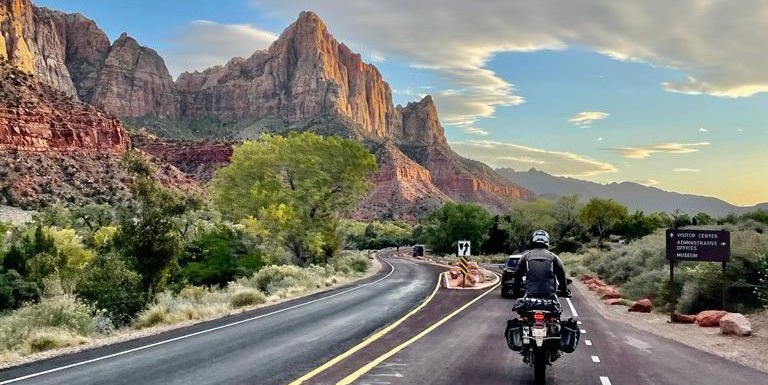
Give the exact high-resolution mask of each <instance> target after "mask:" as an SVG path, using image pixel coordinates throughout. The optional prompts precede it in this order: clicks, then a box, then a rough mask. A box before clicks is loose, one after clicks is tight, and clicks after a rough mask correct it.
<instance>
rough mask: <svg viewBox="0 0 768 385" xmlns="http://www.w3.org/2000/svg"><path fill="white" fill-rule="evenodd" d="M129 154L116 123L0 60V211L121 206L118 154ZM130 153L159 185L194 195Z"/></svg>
mask: <svg viewBox="0 0 768 385" xmlns="http://www.w3.org/2000/svg"><path fill="white" fill-rule="evenodd" d="M130 148H131V141H130V139H129V138H128V134H127V133H126V131H125V130H124V129H123V126H122V124H121V123H120V120H118V119H117V118H114V117H112V116H110V115H109V114H107V113H105V112H103V111H100V110H99V109H97V108H95V107H93V106H91V105H87V104H83V103H80V102H78V101H76V100H75V99H74V98H72V97H71V96H69V95H66V94H65V93H63V92H61V91H57V90H54V89H52V88H51V87H50V86H48V85H47V84H43V83H42V82H40V81H39V80H38V79H37V78H36V76H35V75H32V74H29V73H27V72H24V71H23V70H21V69H19V68H18V67H16V66H13V65H11V64H10V63H9V62H8V61H7V60H5V59H0V205H6V204H10V205H13V206H17V207H20V208H25V209H37V208H40V207H43V206H47V205H50V204H53V203H59V202H67V203H75V204H84V203H89V202H98V203H117V202H120V201H122V200H125V199H126V198H128V197H129V196H130V195H129V185H130V183H131V181H132V177H131V176H130V175H129V174H128V173H127V172H126V171H125V168H124V165H123V163H122V155H123V154H124V153H125V152H126V151H128V150H129V149H130ZM138 153H139V156H142V157H144V158H145V159H146V160H147V161H148V162H149V163H150V164H152V165H153V168H154V170H155V172H154V178H155V179H156V180H158V181H159V182H160V183H163V184H165V185H167V186H170V187H173V188H178V189H180V190H184V191H188V192H194V191H199V187H198V186H197V184H196V183H195V182H194V181H192V180H190V179H189V178H187V177H186V176H184V175H183V174H182V173H181V172H180V171H179V170H177V169H176V168H175V167H173V166H171V165H170V164H168V163H163V162H159V161H157V159H156V158H153V157H152V156H150V155H147V154H145V153H143V152H140V151H138Z"/></svg>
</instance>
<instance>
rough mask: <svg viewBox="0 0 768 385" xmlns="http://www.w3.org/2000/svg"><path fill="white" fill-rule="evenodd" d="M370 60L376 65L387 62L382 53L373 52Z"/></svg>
mask: <svg viewBox="0 0 768 385" xmlns="http://www.w3.org/2000/svg"><path fill="white" fill-rule="evenodd" d="M368 56H369V58H370V60H371V61H372V62H374V63H383V62H385V61H387V58H386V57H384V55H382V54H381V52H376V51H373V52H371V54H370V55H368Z"/></svg>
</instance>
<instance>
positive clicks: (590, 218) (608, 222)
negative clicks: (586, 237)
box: [579, 198, 627, 247]
mask: <svg viewBox="0 0 768 385" xmlns="http://www.w3.org/2000/svg"><path fill="white" fill-rule="evenodd" d="M626 216H627V208H626V207H624V206H622V205H621V204H619V203H617V202H616V201H614V200H613V199H600V198H592V199H590V201H589V203H587V204H586V205H584V207H582V209H581V212H579V219H581V221H582V222H584V224H586V225H587V226H589V227H591V228H592V229H593V230H594V232H595V233H596V234H597V244H598V246H600V247H602V246H603V240H604V239H605V237H606V236H607V235H608V232H609V231H610V230H611V229H613V227H614V226H615V225H616V224H617V223H619V221H621V220H622V219H623V218H624V217H626Z"/></svg>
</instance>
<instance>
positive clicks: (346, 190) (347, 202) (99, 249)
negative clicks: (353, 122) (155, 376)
mask: <svg viewBox="0 0 768 385" xmlns="http://www.w3.org/2000/svg"><path fill="white" fill-rule="evenodd" d="M339 154H343V156H339ZM123 163H124V166H125V168H126V169H127V170H129V172H130V174H131V175H132V177H133V181H132V183H131V186H132V187H131V199H129V200H127V201H126V202H124V203H123V204H120V205H115V206H108V205H100V204H89V205H87V206H67V205H54V206H51V207H49V208H47V209H45V210H42V211H40V212H39V213H38V214H36V215H35V216H34V217H33V219H32V221H30V222H28V223H25V224H17V225H11V224H2V223H0V235H1V237H0V241H1V242H0V360H12V359H14V358H17V357H19V356H23V355H27V354H31V353H35V352H39V351H44V350H48V349H52V348H57V347H64V346H75V345H79V344H83V343H86V342H88V341H90V340H92V339H94V338H99V337H101V336H105V335H109V334H111V333H114V332H116V331H117V332H120V331H123V330H131V329H141V328H146V327H152V326H157V325H170V324H175V323H178V322H182V321H190V320H198V319H205V318H210V317H215V316H221V315H225V314H229V313H232V312H235V311H238V309H243V308H248V307H253V306H257V305H260V304H265V303H271V302H275V301H279V300H282V299H285V298H290V297H294V296H297V295H301V294H304V293H307V292H310V291H313V290H317V289H321V288H326V287H330V286H333V285H336V284H338V283H342V282H346V281H349V280H350V279H351V278H353V277H358V276H361V275H362V274H363V273H365V272H366V271H367V270H368V269H369V266H370V263H371V262H370V257H369V256H368V253H366V252H358V251H344V250H343V249H344V247H345V245H347V244H352V243H353V242H350V241H348V239H352V238H353V236H354V235H355V234H353V233H351V232H348V231H352V230H353V229H354V228H356V227H359V226H360V225H361V224H356V223H352V222H348V221H345V220H344V218H345V217H346V216H347V214H348V212H349V210H350V209H352V208H353V207H355V206H356V205H357V202H358V201H359V200H360V199H361V198H362V196H363V195H364V194H365V192H366V191H367V189H368V187H369V185H368V182H367V180H368V178H367V177H368V175H369V174H370V173H371V172H373V171H374V170H375V168H376V165H375V161H374V159H373V156H372V155H371V154H370V153H369V152H367V151H366V150H365V149H364V147H362V146H361V145H359V144H358V143H356V142H354V141H350V140H343V139H338V138H335V137H329V138H322V137H319V136H316V135H313V134H290V135H288V136H286V137H272V136H264V137H263V138H261V139H260V140H259V141H256V142H245V143H243V144H242V145H240V146H238V147H237V148H236V149H235V155H234V156H233V160H232V163H231V165H230V166H228V167H224V168H222V169H220V170H219V171H218V172H217V174H216V176H215V177H214V180H213V182H212V183H211V185H210V187H209V190H208V191H209V193H210V197H212V199H209V198H208V196H191V195H188V194H185V192H182V191H174V190H170V189H167V188H164V187H162V186H160V185H159V184H158V183H156V181H155V180H153V179H152V175H153V172H152V171H153V170H152V167H151V166H150V165H149V164H148V163H146V162H145V161H144V160H143V158H141V157H139V156H135V155H133V154H132V153H130V152H129V153H127V155H126V156H125V157H124V159H123ZM362 225H363V229H364V231H365V228H367V226H368V225H367V224H362ZM372 226H373V228H375V229H377V230H376V231H377V232H378V233H380V234H381V235H382V237H389V236H393V237H400V236H402V235H403V234H405V233H408V234H410V229H409V228H405V230H403V228H401V227H398V226H397V225H393V224H389V223H386V224H385V223H376V224H373V225H372ZM365 246H366V247H367V246H370V244H366V245H365Z"/></svg>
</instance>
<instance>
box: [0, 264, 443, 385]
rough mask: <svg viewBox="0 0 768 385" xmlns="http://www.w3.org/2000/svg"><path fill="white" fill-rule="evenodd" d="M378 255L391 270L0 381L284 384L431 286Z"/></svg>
mask: <svg viewBox="0 0 768 385" xmlns="http://www.w3.org/2000/svg"><path fill="white" fill-rule="evenodd" d="M382 255H384V256H386V257H385V258H384V260H385V261H387V262H389V263H390V264H391V265H392V266H393V270H392V271H391V274H390V269H389V268H386V267H385V269H384V271H383V272H381V273H379V274H377V275H376V276H374V277H372V278H370V279H368V280H366V281H364V282H361V283H359V284H357V285H355V286H352V287H351V288H341V289H337V290H334V291H330V292H326V293H321V294H319V295H313V296H310V297H307V298H303V299H299V300H294V301H289V302H286V303H283V304H280V305H278V306H273V307H269V308H264V309H259V310H257V311H253V312H249V313H244V314H241V315H237V316H232V317H226V318H223V319H220V320H216V321H212V322H207V323H204V324H200V325H195V326H193V327H189V328H184V329H179V330H176V331H172V332H168V333H164V334H160V335H157V336H153V337H148V338H144V339H140V340H135V341H130V342H127V343H121V344H117V345H111V346H109V347H105V348H99V349H93V350H89V351H85V352H81V353H77V354H73V355H68V356H62V357H57V358H53V359H50V360H46V361H40V362H36V363H33V364H29V365H24V366H20V367H16V368H10V369H6V370H3V371H0V384H6V383H10V382H8V381H9V380H10V381H13V380H14V379H18V378H20V377H22V376H27V375H36V374H40V373H43V374H41V375H36V376H34V377H31V378H27V379H24V380H20V381H14V382H12V383H14V384H35V385H53V384H66V385H86V384H94V385H95V384H112V385H119V384H146V385H149V384H164V385H171V384H251V385H253V384H284V383H287V382H289V381H290V380H292V379H294V378H296V377H299V376H300V375H301V374H303V373H305V372H307V371H308V370H310V369H312V368H314V367H317V366H318V365H320V364H322V363H324V362H326V361H327V360H329V359H330V358H332V357H334V356H336V355H337V354H339V353H341V352H343V351H345V350H347V349H348V348H349V347H351V346H353V345H355V344H357V343H358V342H359V341H360V340H362V339H364V338H365V337H367V336H368V335H370V334H371V333H373V332H374V331H376V330H378V329H380V328H382V327H384V326H385V325H387V324H389V323H391V322H392V321H393V320H395V319H397V318H400V317H401V316H403V315H404V314H405V313H407V312H408V311H409V310H410V309H412V308H414V307H415V306H417V305H418V304H419V303H420V302H421V301H423V300H424V299H425V298H426V297H427V296H428V295H429V294H430V293H431V292H432V291H433V289H434V286H435V284H436V281H437V277H438V274H437V272H438V271H439V270H440V268H437V267H435V266H431V265H423V264H416V263H413V262H410V261H404V260H401V259H398V258H392V257H391V255H392V252H391V251H387V252H384V253H382ZM233 323H234V324H233ZM190 334H191V335H190ZM169 340H170V342H169ZM132 349H136V350H135V351H131V350H132ZM126 352H127V353H126ZM91 360H95V361H91ZM69 365H74V366H72V367H67V366H69ZM63 367H67V368H64V369H61V368H63ZM51 370H53V371H52V372H49V373H45V372H46V371H51Z"/></svg>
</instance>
